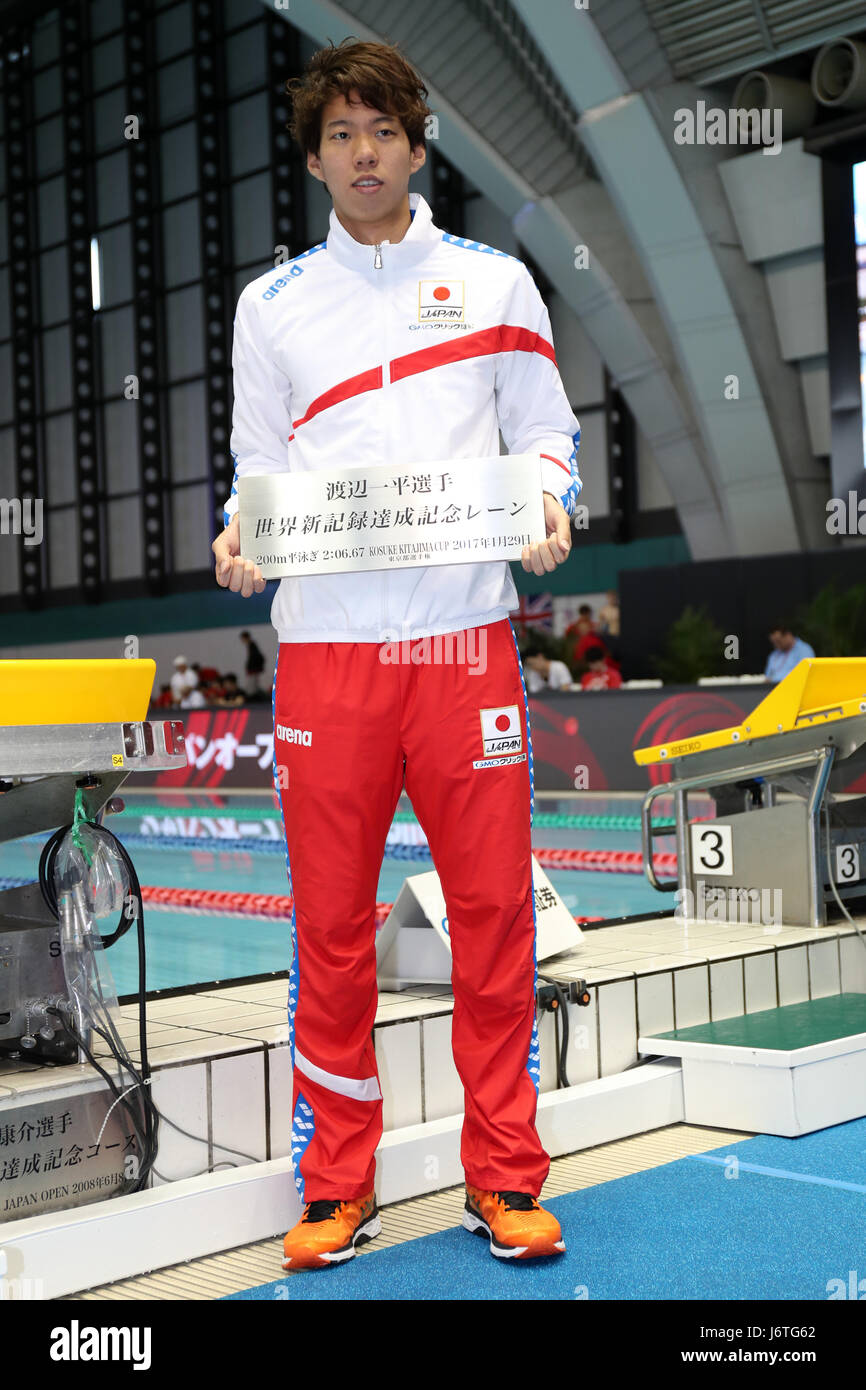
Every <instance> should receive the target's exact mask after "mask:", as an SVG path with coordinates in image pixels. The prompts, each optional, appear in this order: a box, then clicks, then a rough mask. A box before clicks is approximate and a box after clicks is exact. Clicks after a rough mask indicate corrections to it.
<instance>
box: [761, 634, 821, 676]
mask: <svg viewBox="0 0 866 1390" xmlns="http://www.w3.org/2000/svg"><path fill="white" fill-rule="evenodd" d="M769 638H770V641H771V642H772V644H773V646H774V648H775V650H774V651H772V652H770V655H769V656H768V657H767V666H766V670H765V671H764V677H765V679H766V680H768V681H773V682H776V681H781V680H784V678H785V676H787V675H788V673H789V672H790V671H793V669H794V667H795V666H797V665H799V663H800V662H801V661H803V660H804V659H805V658H806V657H814V655H815V653H814V651H813V650H812V648H811V647H810V646H809V643H808V642H804V641H802V639H801V638H799V637H795V636H794V634H793V632H792V631H791V629H790V628H789V627H788V626H787V625H786V624H785V623H778V624H777V625H776V626H775V627H772V628H770V632H769Z"/></svg>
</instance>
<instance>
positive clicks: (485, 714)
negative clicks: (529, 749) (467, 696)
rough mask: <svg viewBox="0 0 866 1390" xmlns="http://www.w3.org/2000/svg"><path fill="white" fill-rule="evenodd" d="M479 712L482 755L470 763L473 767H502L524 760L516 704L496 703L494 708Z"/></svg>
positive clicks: (518, 712)
mask: <svg viewBox="0 0 866 1390" xmlns="http://www.w3.org/2000/svg"><path fill="white" fill-rule="evenodd" d="M479 714H480V716H481V742H482V746H483V749H484V757H483V758H477V759H476V760H475V761H474V762H473V764H472V766H473V768H477V767H504V766H507V765H508V764H509V763H522V762H524V761H525V759H526V754H525V753H524V751H523V730H522V728H521V726H520V711H519V710H518V708H517V706H516V705H498V706H496V707H495V708H494V709H482V710H479Z"/></svg>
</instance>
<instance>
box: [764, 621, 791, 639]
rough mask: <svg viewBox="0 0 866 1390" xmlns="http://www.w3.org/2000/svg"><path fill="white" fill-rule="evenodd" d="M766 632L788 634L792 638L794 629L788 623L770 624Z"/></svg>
mask: <svg viewBox="0 0 866 1390" xmlns="http://www.w3.org/2000/svg"><path fill="white" fill-rule="evenodd" d="M767 631H768V632H790V634H791V636H792V637H793V635H794V629H793V628H792V627H791V626H790V624H789V623H771V624H770V626H769V627H768V628H767Z"/></svg>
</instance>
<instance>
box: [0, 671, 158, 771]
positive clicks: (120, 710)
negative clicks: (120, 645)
mask: <svg viewBox="0 0 866 1390" xmlns="http://www.w3.org/2000/svg"><path fill="white" fill-rule="evenodd" d="M155 676H156V662H155V661H153V660H151V659H150V658H148V659H146V660H141V661H138V660H135V661H133V660H123V659H121V660H116V661H112V660H105V661H0V727H3V728H8V727H10V726H13V725H21V724H114V723H117V724H122V723H128V722H130V721H135V720H138V719H144V717H145V715H146V714H147V707H148V704H149V703H150V695H151V691H152V690H153V682H154V677H155ZM0 775H2V770H0Z"/></svg>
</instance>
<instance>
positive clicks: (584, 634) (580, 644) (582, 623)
mask: <svg viewBox="0 0 866 1390" xmlns="http://www.w3.org/2000/svg"><path fill="white" fill-rule="evenodd" d="M565 635H566V637H574V638H576V641H575V644H574V647H573V648H572V652H571V662H572V665H573V666H582V665H583V664H584V663H585V661H586V653H587V649H588V648H589V647H602V648H603V649H604V652H605V655H607V653H608V649H607V646H606V644H605V643H604V642H603V641H602V639H601V638H600V637H599V635H598V628H597V624H596V623H595V622H594V621H593V617H592V609H591V608H590V606H589V604H588V603H582V604H581V605H580V607H579V608H578V610H577V620H576V621H575V622H573V623H570V624H569V626H568V627H567V628H566V629H565Z"/></svg>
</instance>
